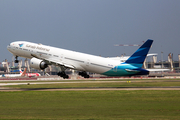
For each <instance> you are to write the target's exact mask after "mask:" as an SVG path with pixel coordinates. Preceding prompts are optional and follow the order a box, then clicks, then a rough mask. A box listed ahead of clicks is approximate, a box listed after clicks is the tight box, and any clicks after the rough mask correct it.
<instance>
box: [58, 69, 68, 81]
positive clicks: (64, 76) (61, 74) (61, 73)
mask: <svg viewBox="0 0 180 120" xmlns="http://www.w3.org/2000/svg"><path fill="white" fill-rule="evenodd" d="M57 75H58V76H61V77H63V78H64V79H68V78H69V76H68V75H66V73H65V72H64V71H63V72H58V74H57Z"/></svg>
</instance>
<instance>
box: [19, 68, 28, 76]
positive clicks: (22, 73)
mask: <svg viewBox="0 0 180 120" xmlns="http://www.w3.org/2000/svg"><path fill="white" fill-rule="evenodd" d="M26 69H27V68H25V70H24V71H23V72H22V70H19V71H20V74H21V77H24V76H25V74H26Z"/></svg>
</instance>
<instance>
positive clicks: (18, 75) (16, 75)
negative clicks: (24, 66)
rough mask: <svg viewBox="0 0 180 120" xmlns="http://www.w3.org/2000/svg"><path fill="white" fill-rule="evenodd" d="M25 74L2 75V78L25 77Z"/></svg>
mask: <svg viewBox="0 0 180 120" xmlns="http://www.w3.org/2000/svg"><path fill="white" fill-rule="evenodd" d="M25 72H26V71H23V72H20V73H19V74H2V75H0V77H24V76H25Z"/></svg>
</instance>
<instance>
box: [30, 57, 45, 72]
mask: <svg viewBox="0 0 180 120" xmlns="http://www.w3.org/2000/svg"><path fill="white" fill-rule="evenodd" d="M30 66H31V67H32V68H35V69H40V70H44V69H45V68H47V67H48V64H46V63H45V62H44V61H43V60H40V59H37V58H32V59H31V60H30Z"/></svg>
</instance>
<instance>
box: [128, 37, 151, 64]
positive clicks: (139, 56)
mask: <svg viewBox="0 0 180 120" xmlns="http://www.w3.org/2000/svg"><path fill="white" fill-rule="evenodd" d="M152 43H153V40H150V39H148V40H147V41H146V42H145V43H144V44H143V45H142V46H141V47H140V48H139V49H138V50H137V51H136V52H135V53H134V54H133V55H131V57H129V58H128V59H127V60H126V62H125V63H129V64H132V65H134V66H137V67H142V65H143V62H144V60H145V58H146V56H147V54H148V52H149V49H150V47H151V45H152Z"/></svg>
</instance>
